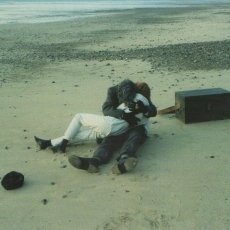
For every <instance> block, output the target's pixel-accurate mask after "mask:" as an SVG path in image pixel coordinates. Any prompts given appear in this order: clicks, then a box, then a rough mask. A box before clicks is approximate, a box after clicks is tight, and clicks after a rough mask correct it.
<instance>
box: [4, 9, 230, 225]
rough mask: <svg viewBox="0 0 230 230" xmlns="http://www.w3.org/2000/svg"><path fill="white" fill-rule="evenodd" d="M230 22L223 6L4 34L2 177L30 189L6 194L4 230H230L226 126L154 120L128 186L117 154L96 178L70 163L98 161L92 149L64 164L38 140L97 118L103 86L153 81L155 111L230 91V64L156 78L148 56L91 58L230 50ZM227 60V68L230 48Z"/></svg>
mask: <svg viewBox="0 0 230 230" xmlns="http://www.w3.org/2000/svg"><path fill="white" fill-rule="evenodd" d="M229 15H230V8H229V6H228V5H225V6H210V7H207V8H206V7H199V8H197V9H196V8H190V9H180V10H178V9H171V10H167V9H152V10H150V9H148V10H130V11H121V12H116V11H115V14H114V15H111V16H106V17H105V16H104V17H101V18H100V17H98V18H91V19H85V20H80V21H68V22H58V23H42V24H19V25H15V24H8V25H1V27H0V33H1V44H0V48H1V50H0V54H1V59H0V60H1V61H0V117H1V120H0V130H1V134H0V156H1V162H2V163H1V168H0V177H1V178H2V177H3V176H4V175H5V174H6V173H8V172H10V171H12V170H14V171H18V172H21V173H23V174H24V176H25V183H24V186H23V187H22V188H20V189H17V190H12V191H6V190H4V189H3V188H2V189H1V192H0V200H1V206H0V229H4V230H42V229H45V230H57V229H59V230H63V229H79V230H88V229H96V230H102V229H103V230H117V229H119V230H131V229H132V230H133V229H135V230H139V229H141V230H148V229H171V230H185V229H186V230H203V229H205V230H216V229H218V230H227V229H230V227H229V226H230V218H229V217H230V205H229V204H230V203H229V202H230V195H229V186H230V179H229V174H230V167H229V149H230V144H229V143H230V142H229V130H230V123H229V120H221V121H213V122H204V123H197V124H190V125H185V124H183V123H182V122H180V121H179V120H177V119H176V118H175V116H174V114H169V115H164V116H157V117H155V118H151V135H150V137H149V139H148V140H147V141H146V142H145V143H144V145H142V146H141V147H140V148H139V150H138V161H139V163H138V165H137V167H136V168H135V169H134V170H133V171H132V172H130V173H127V174H124V175H120V176H115V175H113V174H112V173H111V167H112V166H113V165H114V164H115V157H116V155H117V154H118V152H117V153H115V155H114V158H113V159H111V161H110V163H109V164H107V165H103V166H102V167H100V172H99V173H97V174H89V173H87V172H85V171H81V170H77V169H75V168H73V167H72V166H70V165H69V163H68V161H67V157H68V156H69V155H71V154H76V155H79V156H92V154H93V151H94V150H95V149H96V148H97V144H96V143H84V144H80V145H76V146H71V147H69V148H68V150H67V153H66V154H65V155H64V154H53V153H51V152H49V151H38V150H36V146H35V142H34V139H33V136H34V135H37V136H38V137H42V138H45V139H49V138H54V137H58V136H60V135H62V134H63V132H64V131H65V129H66V127H67V125H68V124H69V122H70V121H71V119H72V118H73V116H74V115H75V114H76V113H77V112H91V113H97V114H101V105H102V103H103V101H104V100H105V97H106V92H107V88H108V87H109V86H111V85H113V84H116V83H118V82H120V81H121V80H123V79H125V78H130V79H132V80H133V81H137V80H142V81H146V82H147V83H148V84H149V85H150V86H151V88H152V101H153V103H154V104H155V105H156V106H157V107H158V109H162V108H165V107H167V106H171V105H173V104H174V103H175V99H174V94H175V91H181V90H192V89H205V88H218V87H220V88H224V89H227V90H230V85H229V76H230V66H229V68H228V67H226V66H224V67H223V68H210V69H207V68H206V69H204V68H203V69H202V68H200V67H199V68H196V66H195V67H194V65H193V68H187V69H186V68H183V66H181V67H182V68H178V67H175V68H173V66H169V67H167V66H161V65H160V64H159V67H158V68H156V67H155V66H153V62H154V60H151V61H149V60H148V58H151V57H148V58H146V57H143V58H139V57H138V58H135V57H131V56H128V57H124V58H123V57H122V58H120V60H119V59H116V58H113V57H111V58H110V59H109V58H108V57H106V58H105V57H102V58H93V57H92V55H94V54H95V53H93V51H95V52H97V54H98V52H102V51H106V52H111V51H114V52H117V51H121V50H125V51H127V52H128V51H130V49H132V50H135V49H149V48H150V49H152V48H154V47H159V46H161V45H163V46H165V45H170V44H173V45H174V44H175V45H176V44H184V43H186V44H192V43H197V42H202V43H204V42H216V41H229V40H230V23H229V22H230V21H229ZM208 44H209V43H208ZM213 50H215V47H213ZM226 52H228V53H225V54H224V55H225V57H226V60H229V55H228V54H229V46H228V47H226ZM79 53H86V54H87V55H88V56H87V58H86V59H85V60H83V59H81V58H78V57H77V55H76V54H79ZM90 55H91V57H90ZM193 55H197V54H193ZM227 55H228V56H227ZM220 56H221V54H220ZM105 59H108V60H105ZM221 60H222V59H221ZM229 63H230V62H229ZM44 199H46V200H47V203H46V204H44V203H43V202H42V201H43V200H44Z"/></svg>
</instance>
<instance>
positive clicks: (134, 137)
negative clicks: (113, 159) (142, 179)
mask: <svg viewBox="0 0 230 230" xmlns="http://www.w3.org/2000/svg"><path fill="white" fill-rule="evenodd" d="M126 138H127V139H126V141H125V143H124V144H123V146H122V149H121V151H120V156H119V157H118V158H117V161H118V164H116V165H114V166H113V167H112V172H113V173H114V174H122V173H125V172H129V171H131V170H133V169H134V168H135V167H136V165H137V159H136V157H135V154H136V152H137V149H138V147H139V146H140V144H142V143H143V142H144V141H145V140H146V135H145V129H144V127H143V128H142V126H139V127H135V128H134V129H131V130H130V131H128V132H127V133H126Z"/></svg>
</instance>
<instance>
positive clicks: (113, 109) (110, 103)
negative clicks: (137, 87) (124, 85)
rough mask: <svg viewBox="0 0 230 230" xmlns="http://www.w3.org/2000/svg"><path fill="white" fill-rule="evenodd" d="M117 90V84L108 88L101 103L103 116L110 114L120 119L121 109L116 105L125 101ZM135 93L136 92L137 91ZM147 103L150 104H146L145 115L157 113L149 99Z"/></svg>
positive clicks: (150, 115)
mask: <svg viewBox="0 0 230 230" xmlns="http://www.w3.org/2000/svg"><path fill="white" fill-rule="evenodd" d="M118 91H119V85H116V86H112V87H110V88H109V89H108V92H107V98H106V101H105V102H104V104H103V105H102V111H103V114H104V115H105V116H111V117H116V118H118V119H121V116H122V113H123V111H122V110H120V109H117V107H118V106H119V105H120V104H121V103H125V101H122V99H121V98H120V97H119V96H118V94H119V93H118ZM135 93H137V91H136V92H135ZM134 95H135V94H134ZM149 103H150V105H149V106H148V112H147V113H146V114H145V116H146V117H155V116H156V115H157V109H156V107H155V105H153V103H152V102H151V101H149Z"/></svg>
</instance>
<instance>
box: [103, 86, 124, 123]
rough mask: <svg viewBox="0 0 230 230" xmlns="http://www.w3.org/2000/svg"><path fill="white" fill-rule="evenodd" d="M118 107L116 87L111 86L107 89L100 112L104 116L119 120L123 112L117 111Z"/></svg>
mask: <svg viewBox="0 0 230 230" xmlns="http://www.w3.org/2000/svg"><path fill="white" fill-rule="evenodd" d="M118 106H119V99H118V97H117V86H113V87H110V88H108V91H107V97H106V100H105V102H104V103H103V105H102V112H103V114H104V115H105V116H111V117H115V118H118V119H121V118H122V114H123V111H122V110H120V109H117V107H118Z"/></svg>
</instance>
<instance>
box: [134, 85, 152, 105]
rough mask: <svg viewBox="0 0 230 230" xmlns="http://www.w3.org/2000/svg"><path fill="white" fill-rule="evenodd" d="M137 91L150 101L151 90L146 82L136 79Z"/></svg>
mask: <svg viewBox="0 0 230 230" xmlns="http://www.w3.org/2000/svg"><path fill="white" fill-rule="evenodd" d="M136 85H137V88H138V93H140V94H142V95H143V96H144V97H146V98H147V99H148V100H149V101H150V97H151V90H150V87H149V85H148V84H147V83H145V82H141V81H138V82H136Z"/></svg>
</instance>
